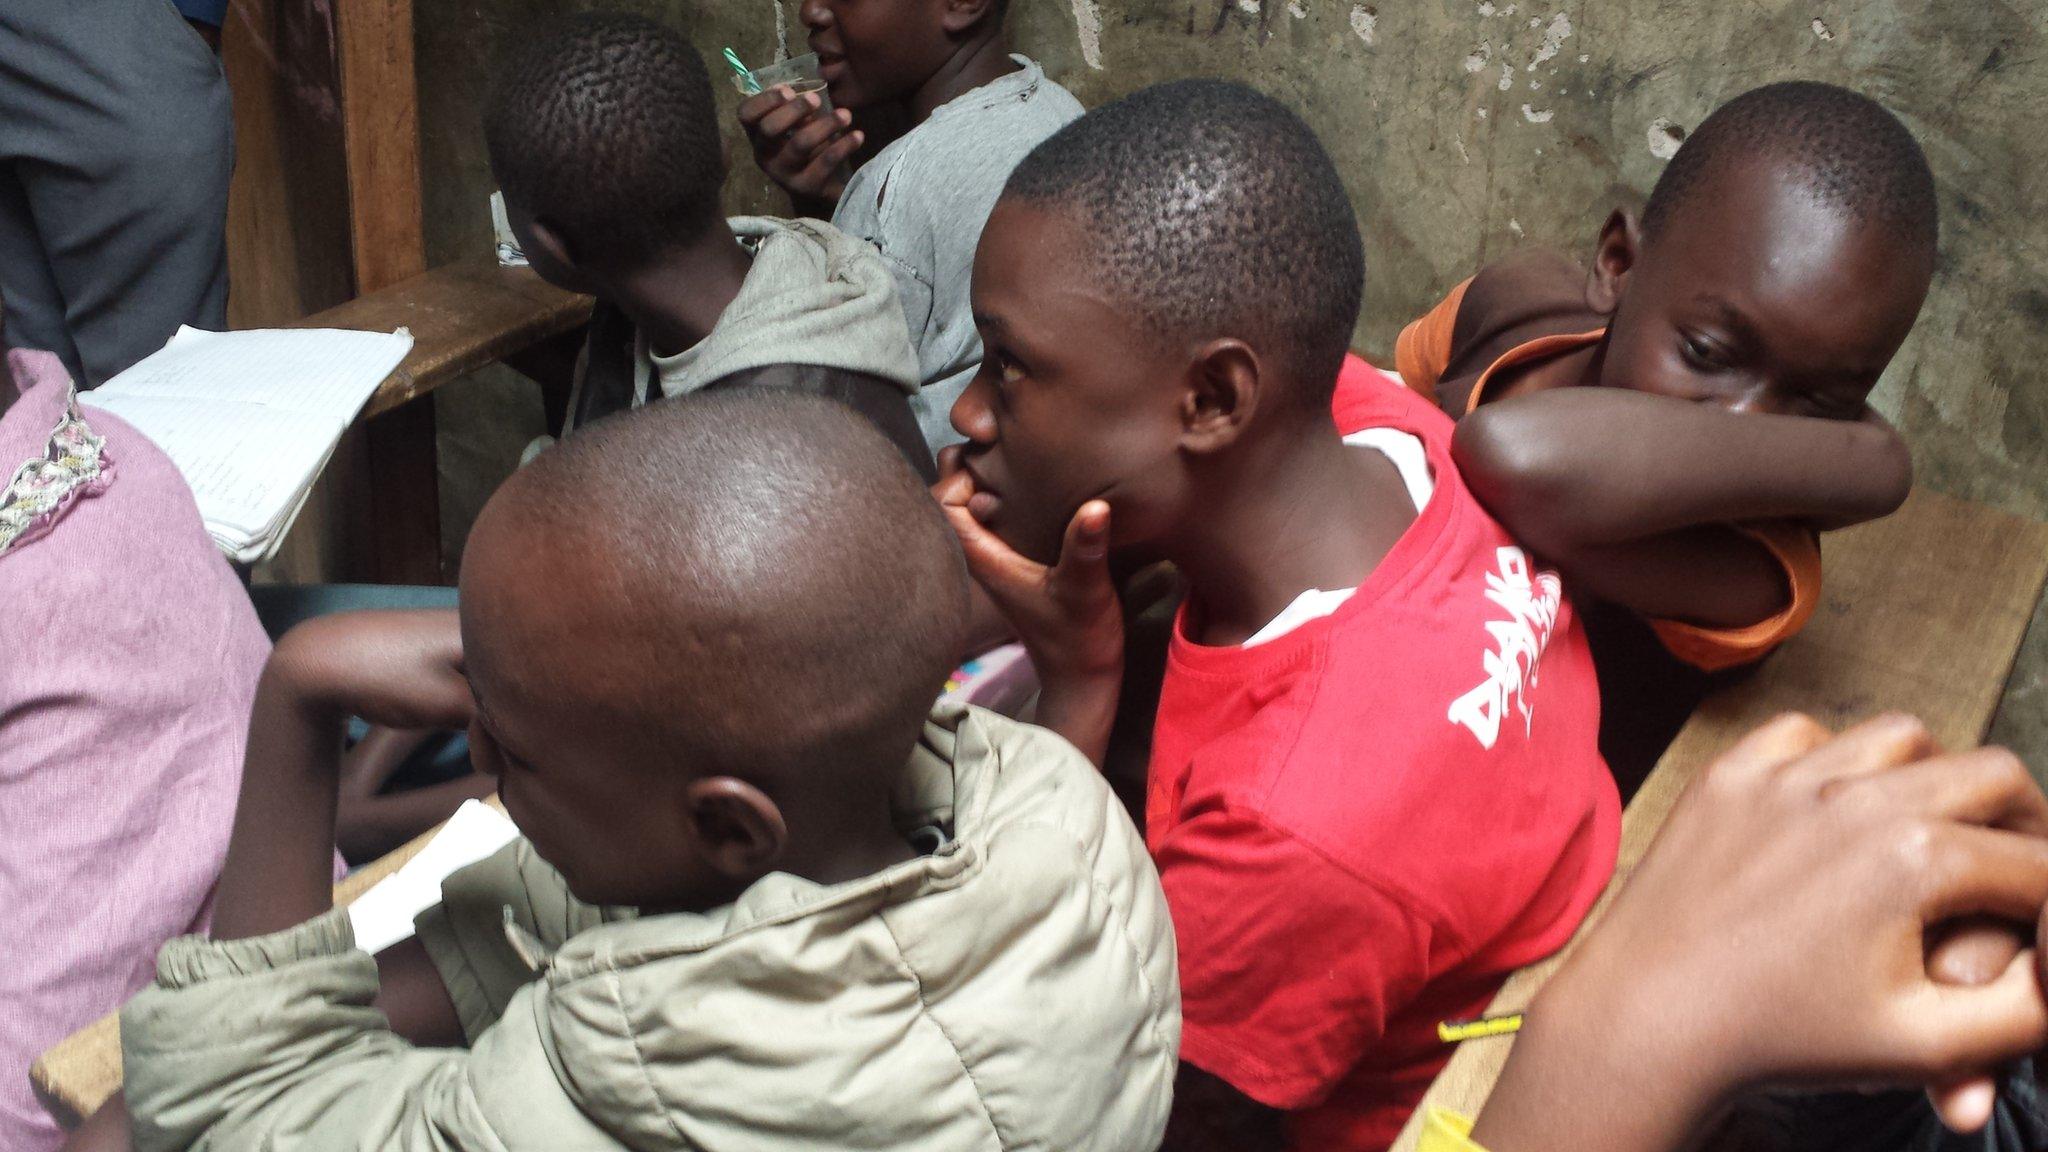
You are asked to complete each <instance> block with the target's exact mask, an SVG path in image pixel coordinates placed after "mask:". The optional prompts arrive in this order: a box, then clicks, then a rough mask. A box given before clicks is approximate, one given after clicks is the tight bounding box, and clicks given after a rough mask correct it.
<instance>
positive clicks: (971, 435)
mask: <svg viewBox="0 0 2048 1152" xmlns="http://www.w3.org/2000/svg"><path fill="white" fill-rule="evenodd" d="M951 416H952V420H953V430H954V431H955V432H958V433H960V434H961V435H962V436H965V437H967V438H968V439H969V440H971V441H973V442H974V443H976V444H993V443H995V440H996V418H995V413H994V412H992V411H990V410H989V406H988V402H987V401H986V400H984V399H983V398H982V388H981V377H980V376H976V377H975V378H974V379H973V380H970V381H968V383H967V389H966V391H963V392H961V393H960V398H959V399H957V400H955V401H953V411H952V413H951Z"/></svg>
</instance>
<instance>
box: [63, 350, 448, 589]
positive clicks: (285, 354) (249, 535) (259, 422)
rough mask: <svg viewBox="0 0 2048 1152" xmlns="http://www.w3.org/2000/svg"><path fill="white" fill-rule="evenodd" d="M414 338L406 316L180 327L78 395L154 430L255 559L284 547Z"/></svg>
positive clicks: (230, 546)
mask: <svg viewBox="0 0 2048 1152" xmlns="http://www.w3.org/2000/svg"><path fill="white" fill-rule="evenodd" d="M411 350H412V334H411V333H409V332H407V331H405V330H404V329H402V328H401V329H399V330H398V331H397V332H389V333H386V332H351V331H346V330H343V329H337V328H268V329H255V330H251V331H247V332H202V331H200V330H199V329H196V328H180V329H178V334H177V335H176V336H173V337H171V341H170V343H168V344H166V345H164V346H163V348H162V349H161V350H159V351H157V352H155V353H153V354H151V355H150V356H148V357H146V358H145V359H143V360H142V361H140V362H139V363H137V364H136V365H135V366H134V367H132V368H130V369H128V370H127V371H126V372H123V373H121V374H120V375H118V376H116V377H114V378H113V379H112V380H109V381H107V382H106V383H105V384H102V385H100V386H99V387H98V388H96V389H94V390H93V391H91V392H87V393H84V394H82V395H81V396H80V397H79V399H80V400H81V401H82V402H83V403H85V404H88V405H91V406H92V407H95V408H101V409H104V410H106V411H108V412H112V413H114V414H115V415H117V416H119V417H121V418H122V419H123V420H126V421H128V422H129V423H130V424H133V425H135V427H136V428H138V429H140V430H141V431H142V432H143V434H145V435H147V436H148V437H149V438H150V439H151V440H154V441H156V443H157V446H158V447H160V448H162V449H163V450H164V454H165V455H167V456H169V457H170V458H171V461H172V463H174V464H176V465H177V466H178V471H180V472H182V473H184V474H185V482H186V483H187V484H189V485H191V486H192V495H193V496H194V497H196V498H197V499H198V501H199V514H200V516H201V517H202V518H204V519H205V521H206V530H207V532H208V533H210V534H211V535H212V536H213V539H214V542H215V543H217V544H219V545H220V548H221V551H223V552H226V553H227V554H228V556H229V557H231V558H232V559H234V560H235V561H236V562H238V563H243V564H253V563H256V562H258V561H261V560H265V559H268V558H269V557H270V555H271V554H272V553H273V552H275V551H276V550H277V546H278V544H279V543H281V542H282V541H283V540H284V535H285V532H286V531H287V530H289V529H290V528H291V524H292V520H293V519H294V518H295V517H297V516H298V514H299V509H300V508H301V507H303V506H304V505H305V503H306V495H307V494H308V493H309V492H311V491H312V489H313V481H314V480H316V479H318V478H319V476H320V470H321V469H322V468H325V467H326V466H327V460H328V457H330V456H332V455H333V454H334V446H335V444H336V443H338V442H339V441H340V440H341V434H342V432H344V431H345V430H347V428H348V425H349V422H350V421H351V420H354V419H355V416H356V413H357V412H358V411H360V410H361V409H362V406H363V404H364V402H365V401H367V400H369V398H370V395H371V394H372V393H374V392H375V391H376V390H377V385H378V384H380V383H382V382H383V380H384V378H385V377H386V376H389V375H390V374H391V370H392V369H394V368H396V367H398V364H399V361H401V360H404V359H405V354H406V353H407V352H409V351H411ZM115 463H116V466H117V467H118V465H119V461H116V462H115Z"/></svg>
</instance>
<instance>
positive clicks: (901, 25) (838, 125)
mask: <svg viewBox="0 0 2048 1152" xmlns="http://www.w3.org/2000/svg"><path fill="white" fill-rule="evenodd" d="M800 15H801V17H802V19H803V22H804V25H805V27H807V28H809V29H810V47H811V51H813V52H815V53H817V54H818V70H819V74H820V75H821V76H823V77H824V80H825V86H826V91H827V92H828V93H830V95H831V97H832V101H831V102H832V104H833V105H834V107H833V109H832V111H831V112H829V113H828V112H825V111H824V103H823V102H822V101H820V100H819V99H818V98H817V96H816V95H815V94H812V93H806V94H804V95H802V96H799V95H797V94H796V93H795V92H793V91H792V90H791V89H790V88H788V87H787V86H778V87H775V88H771V89H769V90H768V91H766V92H762V93H760V94H758V95H755V96H750V97H748V98H747V99H746V101H744V102H743V103H741V105H740V110H739V116H740V124H741V126H742V127H744V128H745V129H746V132H747V139H748V140H749V141H751V142H752V144H753V147H754V159H755V161H756V162H757V163H759V164H760V166H761V171H762V172H763V173H765V174H766V175H767V176H768V178H769V179H770V180H773V181H774V182H775V183H776V184H778V185H780V186H781V187H782V189H783V190H784V191H786V192H788V193H789V196H790V201H791V203H792V204H793V205H794V206H795V207H796V210H797V212H798V213H799V214H801V215H807V216H817V217H820V218H824V217H829V216H831V215H832V208H833V206H834V205H836V204H837V203H838V202H839V196H840V193H842V192H844V191H845V190H846V174H847V169H846V165H847V163H848V162H849V161H852V160H854V159H856V158H857V157H859V156H860V155H861V154H862V152H863V150H864V149H865V150H866V151H867V152H868V153H870V154H871V153H872V152H873V151H874V150H876V149H879V148H881V147H882V146H883V145H886V144H887V143H888V142H889V141H890V140H893V139H895V138H896V137H898V136H901V135H903V134H904V133H906V132H908V131H910V130H911V129H912V128H915V127H917V126H918V125H919V124H922V123H924V121H925V119H926V118H927V117H929V116H930V115H931V114H932V111H933V110H934V109H936V108H938V107H939V106H941V105H943V104H945V103H946V102H947V101H949V100H952V99H953V98H954V97H956V96H960V95H962V94H964V93H967V92H971V91H973V90H974V89H976V88H979V87H981V86H982V85H984V84H987V83H988V82H989V81H991V80H994V79H996V78H998V77H1000V76H1003V75H1005V74H1007V73H1010V72H1014V71H1016V70H1017V62H1016V61H1014V60H1012V59H1010V42H1009V37H1008V36H1007V35H1006V34H1005V33H1004V31H1003V13H1002V10H1001V7H1000V5H999V4H998V3H997V0H805V2H804V5H803V7H802V9H800ZM856 123H858V124H859V125H860V127H855V124H856ZM869 145H872V147H869Z"/></svg>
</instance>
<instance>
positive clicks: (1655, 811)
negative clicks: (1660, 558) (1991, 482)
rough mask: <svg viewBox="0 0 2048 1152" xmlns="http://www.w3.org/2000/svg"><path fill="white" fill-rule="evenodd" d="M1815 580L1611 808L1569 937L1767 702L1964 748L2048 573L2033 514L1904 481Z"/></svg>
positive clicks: (1496, 1064)
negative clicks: (1788, 617)
mask: <svg viewBox="0 0 2048 1152" xmlns="http://www.w3.org/2000/svg"><path fill="white" fill-rule="evenodd" d="M1825 549H1826V551H1825V557H1826V562H1827V579H1826V583H1825V585H1824V589H1823V592H1822V599H1821V605H1820V608H1819V610H1818V611H1817V612H1815V613H1814V617H1813V621H1812V623H1811V624H1809V625H1808V626H1807V629H1806V631H1805V632H1804V633H1803V634H1801V635H1800V636H1799V637H1798V638H1797V639H1795V640H1793V641H1792V642H1791V643H1790V644H1787V645H1786V646H1785V648H1784V649H1783V650H1782V651H1780V652H1779V653H1778V654H1777V655H1775V656H1773V657H1772V658H1771V659H1770V660H1769V661H1768V662H1766V663H1765V664H1764V666H1763V667H1762V668H1760V669H1759V670H1758V671H1757V673H1756V675H1755V676H1753V677H1751V678H1750V679H1748V680H1746V681H1744V682H1742V683H1740V684H1737V685H1735V686H1733V687H1730V688H1728V689H1725V690H1723V691H1721V692H1719V693H1716V694H1715V695H1713V696H1710V697H1708V698H1707V700H1706V701H1705V702H1704V703H1703V704H1701V705H1700V708H1699V710H1698V711H1697V712H1695V713H1694V714H1693V717H1692V719H1691V720H1690V721H1688V722H1687V723H1686V726H1685V728H1684V730H1683V731H1681V732H1680V733H1679V735H1678V739H1677V740H1675V741H1673V742H1672V745H1671V747H1670V749H1668V750H1667V751H1666V752H1665V753H1664V756H1663V758H1662V759H1661V760H1659V761H1658V762H1657V768H1656V771H1655V772H1653V773H1652V774H1651V776H1650V778H1649V780H1648V781H1647V782H1645V783H1644V785H1643V787H1642V790H1641V791H1640V792H1638V793H1636V797H1635V799H1634V800H1632V801H1631V802H1630V803H1629V806H1628V811H1627V812H1626V813H1625V814H1624V815H1623V817H1622V825H1621V856H1620V860H1619V861H1618V863H1617V864H1616V866H1615V873H1614V879H1613V881H1611V882H1610V883H1609V884H1608V886H1607V892H1606V894H1605V895H1603V896H1602V897H1601V899H1600V903H1599V904H1597V905H1595V906H1594V908H1593V911H1592V913H1591V914H1590V915H1588V916H1587V918H1586V922H1585V924H1583V925H1581V926H1580V929H1579V935H1578V936H1577V937H1574V938H1573V942H1572V943H1573V944H1576V943H1577V941H1578V939H1579V938H1581V937H1583V936H1584V935H1585V934H1586V932H1587V931H1588V930H1590V929H1591V928H1592V927H1593V926H1594V925H1597V924H1598V923H1599V922H1600V919H1601V917H1602V916H1603V915H1604V914H1605V913H1606V911H1607V905H1608V903H1609V902H1610V901H1611V900H1612V899H1613V897H1614V893H1615V892H1616V891H1617V890H1619V889H1620V887H1621V885H1622V883H1623V882H1625V881H1626V880H1627V879H1628V876H1629V873H1630V872H1632V871H1633V870H1634V869H1635V866H1636V864H1637V862H1639V861H1640V860H1641V859H1642V858H1643V852H1644V851H1645V850H1646V849H1647V848H1648V847H1649V846H1650V841H1652V840H1654V839H1655V838H1656V836H1657V832H1658V830H1659V829H1660V828H1662V827H1663V826H1664V819H1665V817H1666V816H1668V815H1670V813H1671V806H1672V804H1673V803H1675V802H1676V801H1677V799H1678V796H1679V794H1680V793H1681V792H1683V791H1684V790H1685V786H1686V785H1687V784H1688V783H1690V782H1691V780H1692V778H1693V776H1694V774H1695V773H1697V772H1698V771H1699V770H1700V769H1701V768H1703V767H1705V766H1706V765H1707V763H1708V762H1710V761H1711V760H1713V758H1714V757H1715V756H1717V755H1719V754H1720V753H1721V752H1723V751H1724V750H1726V749H1727V748H1728V747H1729V745H1731V744H1733V743H1734V742H1735V741H1736V739H1737V738H1739V737H1740V736H1742V735H1743V734H1744V733H1746V732H1748V731H1749V730H1750V729H1752V728H1754V727H1756V726H1757V725H1759V724H1761V723H1763V722H1764V721H1766V720H1768V719H1770V718H1771V717H1773V716H1776V715H1778V714H1779V713H1782V712H1805V713H1807V714H1809V715H1811V716H1813V717H1814V718H1815V719H1817V720H1819V721H1820V722H1821V723H1823V724H1827V725H1829V726H1831V727H1841V726H1843V725H1846V724H1848V723H1850V722H1852V721H1855V720H1860V719H1863V718H1866V717H1868V716H1871V715H1873V714H1875V713H1878V712H1883V711H1891V710H1896V711H1904V712H1910V713H1913V714H1914V715H1916V716H1919V717H1920V718H1921V719H1922V720H1924V721H1926V722H1927V727H1928V729H1929V730H1930V731H1931V732H1932V733H1933V734H1934V738H1935V739H1936V740H1937V741H1939V742H1940V743H1941V744H1942V745H1943V746H1945V747H1951V748H1968V747H1974V746H1976V745H1977V744H1979V743H1981V742H1982V741H1983V739H1984V733H1985V732H1986V731H1987V730H1988V729H1989V728H1990V726H1991V717H1992V713H1993V712H1994V711H1995V710H1996V708H1997V707H1998V699H1999V696H2000V695H2001V694H2002V692H2003V691H2004V688H2005V681H2006V678H2007V677H2008V676H2009V675H2010V674H2011V673H2012V663H2013V658H2014V656H2015V655H2016V654H2017V653H2018V651H2019V646H2020V639H2021V638H2022V637H2023V636H2024V635H2025V634H2026V630H2027V621H2028V620H2029V619H2030V618H2031V617H2032V615H2033V611H2034V605H2035V603H2036V602H2037V601H2038V600H2039V599H2040V596H2041V588H2042V584H2043V582H2044V581H2048V524H2040V523H2036V522H2034V521H2030V520H2022V519H2020V518H2018V517H2014V516H2008V515H2005V514H2004V513H2000V512H1995V511H1992V510H1991V509H1988V508H1984V507H1981V506H1978V505H1975V504H1970V503H1967V502H1964V501H1961V500H1955V499H1952V498H1949V497H1946V496H1938V495H1935V494H1934V493H1931V492H1923V491H1915V492H1914V493H1913V495H1912V497H1911V498H1910V499H1909V500H1907V501H1906V505H1905V507H1903V508H1901V509H1900V510H1899V511H1898V512H1897V513H1895V514H1893V515H1892V516H1890V517H1887V518H1886V519H1884V520H1880V521H1877V522H1875V523H1872V524H1864V525H1860V526H1858V527H1855V528H1850V529H1847V530H1844V531H1842V532H1838V533H1834V534H1832V535H1829V536H1828V537H1826V539H1825ZM1571 948H1572V944H1568V945H1566V946H1565V951H1564V952H1563V953H1560V954H1559V955H1557V956H1553V957H1551V958H1550V959H1548V960H1545V961H1542V962H1540V963H1537V964H1532V965H1530V966H1529V967H1527V968H1524V969H1522V970H1521V971H1519V972H1517V973H1515V975H1514V976H1513V977H1512V978H1511V979H1509V980H1508V982H1507V984H1506V985H1505V986H1504V987H1503V988H1502V989H1501V991H1500V994H1499V995H1498V996H1495V997H1494V1000H1493V1003H1492V1004H1491V1005H1489V1006H1488V1007H1487V1009H1486V1014H1487V1015H1489V1016H1499V1015H1506V1014H1509V1013H1515V1012H1520V1011H1522V1010H1523V1009H1524V1008H1526V1007H1528V1005H1529V1002H1530V1001H1531V1000H1533V999H1534V998H1535V996H1536V993H1537V991H1538V990H1539V989H1541V988H1542V987H1543V984H1544V982H1545V981H1546V980H1548V979H1549V978H1550V975H1551V973H1553V972H1555V971H1556V970H1557V967H1558V965H1559V964H1560V963H1562V962H1563V958H1564V956H1565V955H1568V954H1569V953H1570V951H1571ZM1513 1045H1514V1041H1513V1039H1512V1038H1511V1037H1501V1038H1498V1039H1485V1040H1475V1041H1472V1042H1470V1043H1467V1044H1465V1045H1463V1046H1461V1047H1460V1048H1459V1050H1458V1052H1457V1054H1456V1055H1454V1056H1453V1057H1452V1058H1451V1062H1450V1064H1449V1065H1448V1066H1446V1067H1445V1068H1444V1070H1443V1072H1442V1073H1441V1074H1439V1075H1438V1076H1437V1078H1436V1081H1435V1083H1434V1084H1432V1085H1431V1086H1430V1089H1429V1094H1428V1095H1427V1096H1425V1097H1424V1098H1423V1106H1422V1108H1419V1109H1417V1111H1416V1114H1415V1115H1414V1116H1412V1117H1410V1118H1409V1121H1408V1125H1407V1127H1405V1128H1403V1129H1402V1131H1401V1136H1400V1138H1399V1139H1398V1140H1396V1141H1395V1142H1394V1149H1395V1152H1414V1149H1415V1147H1416V1142H1417V1140H1418V1138H1419V1137H1420V1135H1421V1126H1422V1125H1421V1117H1422V1116H1423V1115H1424V1114H1425V1112H1426V1110H1427V1109H1428V1108H1429V1107H1430V1106H1431V1105H1435V1106H1439V1107H1443V1108H1448V1109H1450V1110H1452V1111H1454V1112H1458V1113H1461V1114H1463V1115H1466V1116H1472V1115H1476V1114H1477V1113H1478V1111H1479V1108H1480V1106H1481V1105H1483V1104H1484V1103H1486V1097H1487V1094H1488V1093H1490V1092H1492V1091H1493V1085H1494V1081H1496V1080H1497V1079H1499V1077H1500V1072H1501V1067H1502V1066H1503V1065H1504V1064H1506V1063H1507V1058H1508V1053H1509V1051H1511V1050H1512V1048H1513Z"/></svg>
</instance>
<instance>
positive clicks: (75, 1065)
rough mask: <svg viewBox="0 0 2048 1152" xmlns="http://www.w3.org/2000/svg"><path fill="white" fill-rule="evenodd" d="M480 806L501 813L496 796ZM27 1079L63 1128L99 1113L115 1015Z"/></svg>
mask: <svg viewBox="0 0 2048 1152" xmlns="http://www.w3.org/2000/svg"><path fill="white" fill-rule="evenodd" d="M484 803H486V804H489V805H490V806H491V807H493V808H496V809H498V811H500V812H503V811H504V810H505V809H504V806H503V805H502V804H500V803H499V802H498V798H497V797H496V796H493V797H491V798H489V799H488V800H486V801H484ZM440 831H441V826H440V825H436V826H434V827H433V828H431V829H429V830H428V831H426V832H422V833H421V834H419V835H418V836H415V837H413V838H412V839H411V840H410V841H407V842H406V843H405V844H404V845H403V846H401V847H398V848H395V849H393V850H392V851H391V852H389V853H388V854H386V855H384V856H380V857H378V858H377V859H375V860H372V861H371V862H370V863H368V864H365V865H363V866H362V867H361V868H358V869H356V870H355V871H354V872H351V873H349V874H348V875H347V876H345V877H343V878H342V880H341V882H340V883H338V884H336V885H335V886H334V903H335V906H336V907H344V908H345V907H347V906H348V905H350V904H353V903H355V901H356V898H357V897H359V896H361V895H362V894H363V893H365V892H367V891H369V890H370V888H371V886H373V885H375V884H376V883H377V882H378V881H380V880H382V879H384V878H385V877H386V876H389V875H391V874H392V873H393V872H396V871H398V870H399V868H401V867H403V866H404V865H405V863H406V862H407V861H409V860H411V859H412V858H413V857H415V856H417V855H419V854H420V850H421V849H422V848H425V847H426V846H427V842H428V841H429V840H432V839H433V838H434V836H435V834H436V833H438V832H440ZM29 1080H30V1082H32V1083H33V1084H34V1085H35V1089H36V1094H37V1095H38V1096H40V1097H42V1099H43V1101H44V1102H45V1103H46V1104H48V1105H50V1106H51V1107H52V1111H53V1112H54V1113H55V1114H56V1115H57V1116H58V1118H59V1120H60V1121H61V1122H63V1123H64V1124H65V1126H66V1127H70V1126H72V1125H73V1124H75V1123H76V1122H77V1121H78V1120H80V1119H82V1118H84V1117H86V1116H90V1115H92V1114H93V1113H94V1112H95V1111H98V1109H99V1106H100V1105H102V1104H104V1103H106V1102H107V1097H109V1096H112V1095H113V1094H114V1093H115V1092H118V1091H120V1089H121V1016H120V1013H118V1012H109V1013H107V1014H106V1015H105V1016H102V1017H100V1018H99V1019H98V1020H95V1021H93V1022H92V1023H90V1024H88V1025H86V1026H85V1027H83V1028H81V1029H79V1030H78V1031H76V1032H73V1033H72V1034H71V1035H69V1036H66V1037H65V1038H64V1039H62V1040H60V1041H58V1042H57V1043H56V1044H55V1045H53V1046H52V1047H51V1048H50V1050H49V1051H47V1052H45V1053H43V1056H42V1059H40V1060H37V1061H36V1062H35V1063H34V1064H33V1065H31V1066H30V1067H29Z"/></svg>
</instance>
